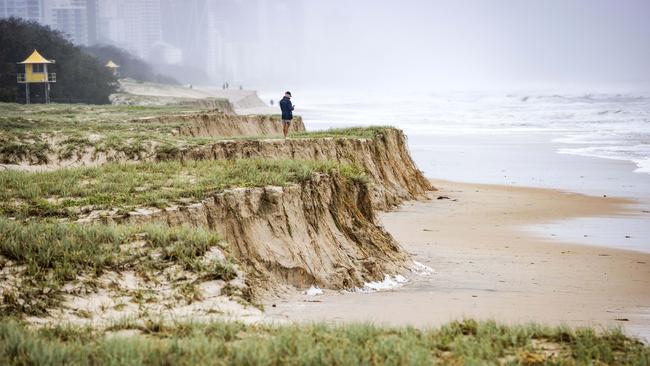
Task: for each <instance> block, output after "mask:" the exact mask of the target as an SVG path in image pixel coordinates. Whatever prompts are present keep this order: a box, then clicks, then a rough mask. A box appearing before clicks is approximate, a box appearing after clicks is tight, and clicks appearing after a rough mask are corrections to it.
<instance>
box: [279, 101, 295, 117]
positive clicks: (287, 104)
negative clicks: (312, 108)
mask: <svg viewBox="0 0 650 366" xmlns="http://www.w3.org/2000/svg"><path fill="white" fill-rule="evenodd" d="M280 109H282V119H283V120H287V121H290V120H292V119H293V104H291V99H289V98H288V97H284V98H282V100H281V101H280Z"/></svg>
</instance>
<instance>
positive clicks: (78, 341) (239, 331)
mask: <svg viewBox="0 0 650 366" xmlns="http://www.w3.org/2000/svg"><path fill="white" fill-rule="evenodd" d="M123 330H134V331H136V334H137V335H131V336H127V335H121V336H120V335H112V336H109V335H110V334H111V333H113V332H117V331H123ZM649 362H650V350H649V349H648V347H646V346H644V345H643V344H641V343H640V342H638V341H636V340H633V339H630V338H627V337H626V336H625V335H623V334H622V333H621V332H620V331H618V330H613V331H606V332H603V333H600V334H598V333H595V332H594V331H593V330H590V329H579V330H570V329H568V328H563V327H560V328H547V327H541V326H536V325H528V326H516V327H505V326H500V325H497V324H495V323H493V322H483V323H478V322H475V321H471V320H468V321H464V322H453V323H450V324H448V325H446V326H443V327H442V328H440V329H436V330H418V329H414V328H387V327H379V326H373V325H369V324H347V325H339V326H329V325H323V324H313V325H291V326H263V325H257V326H256V325H244V324H241V323H222V322H216V323H207V324H188V323H178V324H173V325H167V324H164V323H162V322H158V321H148V322H145V323H134V322H129V321H126V322H122V323H120V324H116V325H114V326H113V327H111V328H109V329H107V330H93V329H90V328H74V327H71V326H58V327H52V328H42V329H37V330H31V329H28V328H26V327H25V326H23V325H22V324H20V323H19V322H16V321H3V322H2V323H0V363H2V364H6V365H26V364H29V365H54V364H57V365H58V364H69V365H95V364H119V365H169V364H173V365H431V364H438V365H463V364H464V365H484V364H488V365H499V364H503V365H600V364H610V365H647V364H648V363H649Z"/></svg>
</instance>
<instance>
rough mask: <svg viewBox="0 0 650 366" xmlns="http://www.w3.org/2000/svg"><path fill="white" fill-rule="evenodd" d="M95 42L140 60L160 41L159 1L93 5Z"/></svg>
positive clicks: (106, 1) (122, 0) (121, 0)
mask: <svg viewBox="0 0 650 366" xmlns="http://www.w3.org/2000/svg"><path fill="white" fill-rule="evenodd" d="M97 24H98V41H99V42H101V43H108V44H113V45H116V46H118V47H122V48H125V49H127V50H129V51H130V52H131V53H133V54H135V55H138V56H140V57H142V58H148V56H149V53H150V51H151V50H152V49H153V47H154V46H155V45H157V44H158V43H160V42H161V41H162V25H161V8H160V0H110V1H109V0H103V1H99V2H98V3H97Z"/></svg>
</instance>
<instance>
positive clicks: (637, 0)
mask: <svg viewBox="0 0 650 366" xmlns="http://www.w3.org/2000/svg"><path fill="white" fill-rule="evenodd" d="M103 1H110V0H103ZM206 1H207V3H206ZM200 3H202V4H209V5H201V6H196V7H195V9H199V10H195V14H194V15H193V16H190V14H189V13H188V11H189V9H191V8H192V7H191V6H190V4H200ZM163 4H167V6H166V9H168V11H167V12H166V14H167V15H166V18H163V21H162V25H163V27H165V28H166V29H163V34H164V35H167V37H166V39H165V40H164V41H166V42H169V43H172V44H173V45H174V46H176V47H179V48H183V50H184V52H185V59H186V60H195V62H196V60H199V61H198V62H203V60H204V59H208V60H210V58H209V57H206V55H207V54H208V53H209V52H210V50H207V49H206V48H205V46H206V45H209V44H210V42H209V41H208V39H209V37H208V35H209V32H218V33H219V36H218V39H220V40H222V41H223V43H220V44H219V45H218V46H215V47H214V48H215V50H212V55H213V56H214V55H215V54H220V52H221V53H223V57H222V58H221V59H220V60H219V61H218V62H219V63H220V64H222V65H223V66H222V67H223V72H222V71H220V70H221V69H213V71H212V73H210V72H209V68H210V65H214V64H215V63H216V62H217V61H215V62H212V63H210V62H211V61H209V62H208V65H207V66H205V67H206V70H208V71H206V72H207V73H208V74H210V75H216V77H214V76H213V78H212V82H213V83H216V84H217V85H219V83H221V82H226V81H228V82H230V83H231V84H232V85H238V84H244V85H246V86H247V87H260V88H268V87H274V88H275V87H280V88H284V87H287V88H289V87H301V88H310V89H314V90H317V89H321V88H329V89H332V88H338V87H345V88H348V89H349V88H356V89H376V88H383V89H386V88H389V89H399V88H409V89H416V88H417V89H428V90H433V89H446V90H449V89H460V90H467V89H484V88H490V89H494V88H499V89H512V88H544V87H550V88H557V87H574V88H577V89H581V88H582V89H587V88H605V89H606V88H608V87H610V86H613V87H620V86H623V87H627V86H634V87H637V88H638V87H640V88H644V89H650V0H444V1H443V0H399V1H397V0H390V1H389V0H164V1H163ZM172 5H173V6H172ZM170 9H171V10H170ZM201 9H207V10H210V11H212V13H209V12H208V11H204V10H201ZM186 10H187V11H186ZM164 14H165V13H164ZM164 14H163V15H164ZM210 14H212V15H210ZM197 24H203V28H197V26H196V25H197ZM213 39H214V38H213ZM219 42H221V41H219ZM213 43H214V42H213ZM191 45H195V47H194V48H192V47H191ZM217 48H218V49H217ZM201 53H203V55H202V54H201ZM190 66H192V67H195V68H201V67H204V66H201V64H193V65H190ZM175 76H176V75H175Z"/></svg>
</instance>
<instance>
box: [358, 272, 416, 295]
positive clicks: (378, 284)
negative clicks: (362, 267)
mask: <svg viewBox="0 0 650 366" xmlns="http://www.w3.org/2000/svg"><path fill="white" fill-rule="evenodd" d="M406 282H408V279H407V278H406V277H404V276H402V275H395V276H390V275H386V276H385V277H384V280H383V281H373V282H366V283H364V284H363V287H361V288H357V289H355V291H356V292H376V291H386V290H390V289H394V288H396V287H400V286H402V285H403V284H404V283H406Z"/></svg>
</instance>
